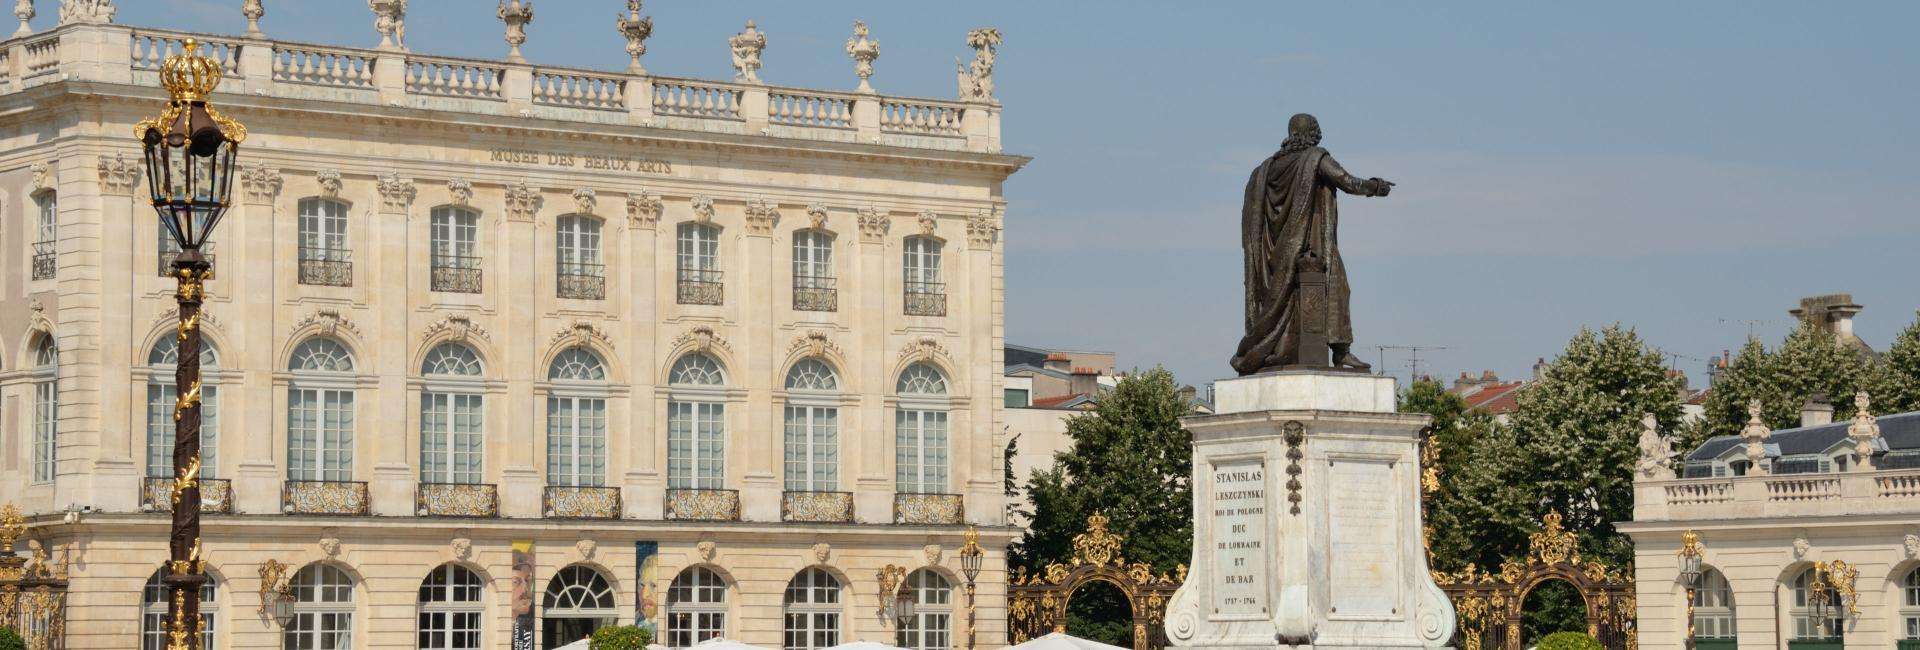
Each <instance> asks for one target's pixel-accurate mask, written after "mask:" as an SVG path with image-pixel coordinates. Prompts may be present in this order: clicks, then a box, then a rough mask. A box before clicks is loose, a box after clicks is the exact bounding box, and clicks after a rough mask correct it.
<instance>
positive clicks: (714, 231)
mask: <svg viewBox="0 0 1920 650" xmlns="http://www.w3.org/2000/svg"><path fill="white" fill-rule="evenodd" d="M674 269H675V271H676V273H677V275H676V276H675V277H676V285H677V286H676V289H677V290H678V291H677V293H676V295H675V301H676V302H678V303H679V304H682V305H718V304H722V303H723V302H724V301H725V296H726V294H725V286H726V285H724V284H722V283H721V281H720V227H719V226H715V225H713V224H706V223H683V224H680V227H679V230H678V235H677V236H676V237H675V254H674Z"/></svg>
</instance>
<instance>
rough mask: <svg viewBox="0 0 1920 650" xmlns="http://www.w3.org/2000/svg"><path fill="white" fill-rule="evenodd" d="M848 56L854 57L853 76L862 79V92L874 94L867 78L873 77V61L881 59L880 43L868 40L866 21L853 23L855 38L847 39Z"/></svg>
mask: <svg viewBox="0 0 1920 650" xmlns="http://www.w3.org/2000/svg"><path fill="white" fill-rule="evenodd" d="M847 56H850V57H853V74H855V75H858V76H859V77H860V92H863V93H870V92H873V86H872V85H871V84H869V83H867V78H868V77H871V76H873V61H874V60H875V59H878V58H880V41H876V40H872V39H869V38H867V23H866V22H865V21H860V20H856V21H853V38H849V39H847Z"/></svg>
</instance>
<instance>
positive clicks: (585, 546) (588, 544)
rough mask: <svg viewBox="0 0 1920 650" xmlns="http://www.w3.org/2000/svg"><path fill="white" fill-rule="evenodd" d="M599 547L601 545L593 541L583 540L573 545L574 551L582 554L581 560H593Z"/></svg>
mask: <svg viewBox="0 0 1920 650" xmlns="http://www.w3.org/2000/svg"><path fill="white" fill-rule="evenodd" d="M599 546H600V545H599V544H598V543H596V542H594V541H593V540H590V539H583V540H580V541H578V542H574V543H573V550H575V551H578V552H579V553H580V559H582V560H591V559H593V552H594V550H596V549H598V548H599Z"/></svg>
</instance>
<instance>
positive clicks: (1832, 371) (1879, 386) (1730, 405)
mask: <svg viewBox="0 0 1920 650" xmlns="http://www.w3.org/2000/svg"><path fill="white" fill-rule="evenodd" d="M1909 332H1912V333H1913V335H1914V336H1915V337H1920V332H1913V330H1912V328H1909ZM1902 336H1903V337H1906V336H1907V335H1906V334H1903V335H1902ZM1895 345H1896V347H1899V348H1900V351H1901V354H1902V355H1903V358H1904V362H1905V363H1906V364H1907V365H1908V367H1911V368H1916V369H1920V340H1909V341H1908V342H1907V343H1905V345H1904V346H1903V345H1902V344H1901V343H1900V342H1899V341H1896V342H1895ZM1886 365H1887V364H1879V365H1878V366H1876V364H1875V363H1874V362H1873V360H1872V359H1870V358H1868V357H1866V356H1864V355H1862V354H1860V353H1859V352H1857V351H1855V350H1853V349H1852V348H1850V347H1848V346H1845V345H1842V344H1841V343H1840V341H1839V339H1837V338H1835V337H1834V336H1833V333H1831V332H1828V331H1826V330H1823V329H1820V328H1819V327H1815V326H1813V325H1811V324H1809V323H1806V322H1802V323H1800V325H1799V326H1797V327H1795V328H1794V329H1793V331H1792V332H1791V333H1789V334H1787V338H1786V339H1785V340H1783V341H1781V342H1780V347H1779V348H1777V349H1775V350H1772V351H1769V350H1767V349H1766V348H1765V347H1764V346H1762V345H1761V344H1760V342H1759V341H1758V340H1752V339H1750V340H1748V341H1747V344H1746V345H1745V346H1742V347H1741V348H1740V354H1738V355H1736V356H1735V357H1734V358H1733V360H1732V361H1731V362H1729V363H1728V364H1727V367H1726V369H1725V370H1723V371H1721V373H1720V374H1719V376H1717V377H1715V378H1714V382H1713V388H1712V390H1710V391H1708V392H1707V400H1706V404H1705V408H1706V414H1705V417H1704V419H1703V420H1702V421H1701V423H1700V424H1699V425H1698V426H1695V427H1688V428H1684V429H1682V430H1681V431H1682V433H1683V436H1682V437H1681V439H1680V440H1679V441H1678V444H1677V445H1676V447H1675V448H1676V449H1679V450H1681V451H1682V452H1684V451H1686V450H1690V449H1693V448H1694V447H1697V446H1699V444H1700V443H1702V442H1705V441H1706V439H1707V438H1711V437H1714V436H1732V435H1739V434H1740V429H1741V427H1743V426H1745V425H1746V423H1747V417H1748V416H1747V404H1748V402H1750V401H1752V400H1760V408H1761V419H1762V420H1764V421H1766V423H1767V426H1770V427H1773V428H1775V429H1788V428H1793V427H1797V426H1800V410H1801V408H1802V407H1803V406H1805V405H1806V403H1807V400H1809V399H1812V398H1814V397H1816V396H1818V397H1822V398H1824V399H1826V400H1827V401H1828V403H1830V404H1832V405H1833V407H1834V417H1835V418H1836V419H1845V418H1849V417H1852V416H1853V394H1854V393H1855V392H1858V391H1860V390H1863V389H1865V390H1868V391H1869V394H1872V395H1873V396H1874V397H1875V398H1876V399H1874V407H1873V410H1874V411H1876V412H1879V413H1892V412H1896V411H1897V410H1900V409H1894V408H1883V406H1882V399H1880V398H1881V397H1882V395H1880V394H1879V393H1887V392H1889V391H1892V392H1894V394H1895V395H1898V396H1897V397H1894V398H1893V399H1894V401H1895V402H1902V401H1903V400H1904V399H1906V398H1905V395H1906V393H1904V392H1900V391H1904V390H1905V388H1906V387H1907V386H1911V385H1913V384H1912V383H1910V382H1912V381H1914V378H1920V373H1902V372H1898V371H1890V370H1889V369H1888V368H1887V367H1886Z"/></svg>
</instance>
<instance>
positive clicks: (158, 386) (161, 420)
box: [147, 381, 220, 478]
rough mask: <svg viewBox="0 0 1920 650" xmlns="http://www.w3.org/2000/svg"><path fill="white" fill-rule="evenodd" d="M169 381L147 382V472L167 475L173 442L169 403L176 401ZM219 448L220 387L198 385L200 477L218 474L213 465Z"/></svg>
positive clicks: (175, 393)
mask: <svg viewBox="0 0 1920 650" xmlns="http://www.w3.org/2000/svg"><path fill="white" fill-rule="evenodd" d="M178 394H179V393H177V392H175V390H174V387H173V384H172V383H162V382H160V381H154V382H151V383H148V384H147V476H149V477H152V478H171V477H172V476H173V473H174V467H173V443H174V433H175V431H176V429H175V427H174V422H173V407H174V404H175V402H176V400H175V396H176V395H178ZM219 452H220V389H219V388H217V387H214V386H208V385H205V384H202V385H201V387H200V477H201V478H219V475H218V473H217V471H216V468H218V467H219V466H220V463H219Z"/></svg>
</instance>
